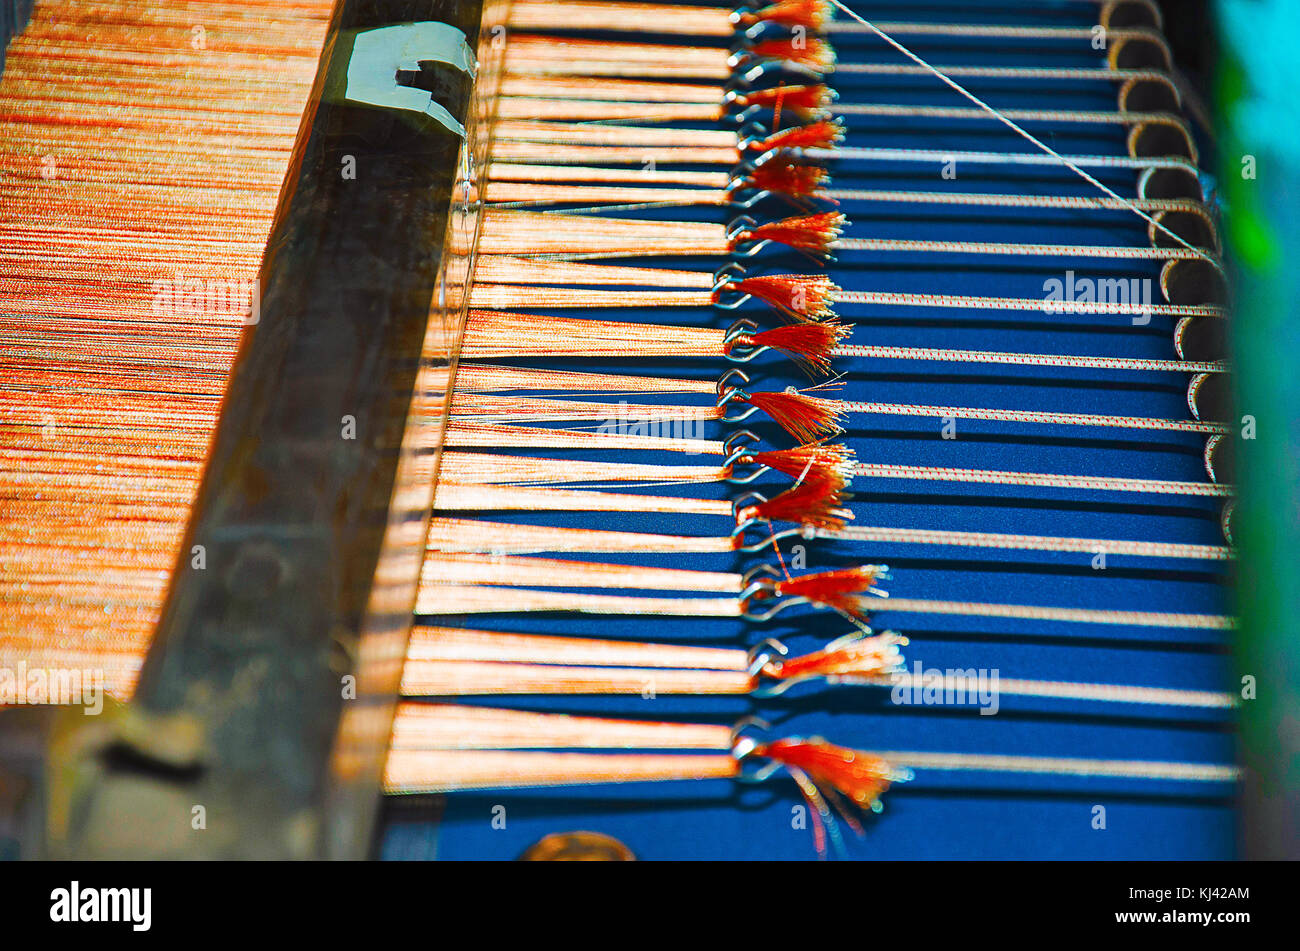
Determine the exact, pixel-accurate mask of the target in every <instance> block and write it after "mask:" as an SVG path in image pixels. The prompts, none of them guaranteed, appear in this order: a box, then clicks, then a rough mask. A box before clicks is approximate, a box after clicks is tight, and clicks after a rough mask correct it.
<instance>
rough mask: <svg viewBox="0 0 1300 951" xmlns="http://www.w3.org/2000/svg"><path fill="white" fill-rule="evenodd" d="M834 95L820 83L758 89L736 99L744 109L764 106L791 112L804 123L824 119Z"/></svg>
mask: <svg viewBox="0 0 1300 951" xmlns="http://www.w3.org/2000/svg"><path fill="white" fill-rule="evenodd" d="M833 98H834V94H833V93H832V92H831V91H830V90H829V89H828V88H827V87H825V86H823V85H821V84H820V83H814V84H812V85H808V86H772V87H771V88H769V89H756V90H754V91H753V92H748V93H745V94H744V95H742V96H737V97H736V102H737V103H738V104H739V105H741V106H744V107H747V106H762V107H766V108H770V109H777V110H782V111H789V112H792V113H794V115H796V116H798V117H799V118H800V119H801V120H802V121H804V122H812V121H815V120H818V119H824V118H826V116H827V113H828V111H829V109H830V104H831V100H832V99H833Z"/></svg>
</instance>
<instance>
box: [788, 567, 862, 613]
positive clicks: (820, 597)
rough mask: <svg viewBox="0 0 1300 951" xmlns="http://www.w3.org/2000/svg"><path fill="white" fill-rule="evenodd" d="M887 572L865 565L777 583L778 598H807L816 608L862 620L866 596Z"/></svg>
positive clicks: (820, 572)
mask: <svg viewBox="0 0 1300 951" xmlns="http://www.w3.org/2000/svg"><path fill="white" fill-rule="evenodd" d="M884 570H885V569H884V568H882V567H881V566H880V565H862V566H861V567H858V568H841V569H839V570H837V571H819V572H817V573H815V574H811V575H802V576H801V577H798V578H788V579H786V580H785V581H778V582H777V583H776V594H777V595H778V596H783V597H792V598H807V599H808V600H809V601H810V602H812V603H813V604H819V605H822V606H823V607H827V608H831V609H833V610H835V611H839V612H840V613H842V614H845V615H847V616H849V617H853V618H858V619H859V620H861V619H862V618H863V617H864V616H865V615H866V605H865V599H864V598H863V593H864V592H866V591H868V590H870V589H871V587H872V585H874V584H875V583H876V580H877V579H878V578H879V577H880V576H881V574H882V573H883V572H884Z"/></svg>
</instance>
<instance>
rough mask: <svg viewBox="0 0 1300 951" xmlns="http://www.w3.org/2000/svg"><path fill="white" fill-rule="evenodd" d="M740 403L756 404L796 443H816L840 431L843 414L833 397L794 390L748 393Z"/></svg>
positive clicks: (841, 430) (842, 429) (841, 429)
mask: <svg viewBox="0 0 1300 951" xmlns="http://www.w3.org/2000/svg"><path fill="white" fill-rule="evenodd" d="M743 402H746V403H748V404H749V405H750V406H756V407H758V408H759V409H760V410H762V411H763V412H764V413H766V414H767V415H768V416H770V417H772V420H773V422H775V423H776V424H777V425H779V426H780V427H781V428H782V429H784V430H785V431H786V432H788V433H789V434H790V435H791V436H793V437H794V438H795V439H797V440H799V441H800V442H817V441H818V440H819V439H821V438H823V437H825V436H833V435H834V434H835V433H840V432H843V431H844V427H843V426H841V425H840V423H841V421H842V420H843V419H844V414H843V412H842V411H841V410H840V408H839V403H837V402H835V401H833V400H823V399H818V398H817V397H815V396H805V395H804V394H802V393H798V392H796V391H794V390H787V391H785V392H783V393H749V394H746V395H745V397H743Z"/></svg>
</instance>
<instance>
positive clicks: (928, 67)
mask: <svg viewBox="0 0 1300 951" xmlns="http://www.w3.org/2000/svg"><path fill="white" fill-rule="evenodd" d="M829 2H830V4H831V6H833V7H835V8H836V9H838V10H841V11H843V12H844V13H847V14H848V15H849V16H851V17H852V18H853V19H855V20H857V21H858V22H859V23H861V24H862V25H863V26H865V27H866V28H867V29H869V30H870V31H871V32H872V33H875V34H876V35H877V36H878V37H880V38H881V39H882V40H884V41H885V42H886V43H888V44H889V45H890V46H892V47H893V48H894V49H896V50H898V51H899V52H900V53H902V54H903V55H904V56H906V57H907V58H908V59H910V60H912V62H914V63H916V64H917V65H918V66H921V67H923V68H924V69H926V70H928V71H930V72H931V73H933V74H934V75H935V76H937V77H938V78H939V79H941V80H943V82H944V83H946V84H947V85H948V86H950V87H951V88H952V89H954V90H956V91H957V92H959V93H961V95H963V96H965V97H966V98H967V99H969V100H970V101H971V102H973V103H975V105H977V106H979V107H980V108H981V109H984V110H985V111H986V112H988V114H989V115H991V116H993V117H994V118H995V119H997V120H998V121H999V122H1001V123H1002V124H1003V125H1005V126H1007V127H1008V128H1009V129H1011V130H1013V131H1014V132H1016V133H1017V134H1018V135H1020V136H1022V137H1024V138H1025V139H1027V140H1028V141H1030V142H1032V143H1033V144H1034V145H1036V146H1037V147H1038V148H1040V149H1042V150H1043V151H1044V152H1046V153H1047V154H1048V155H1051V156H1052V157H1054V158H1055V159H1056V160H1057V161H1059V162H1060V163H1061V164H1062V165H1064V166H1065V167H1066V168H1068V169H1070V170H1071V171H1072V172H1074V173H1075V174H1077V175H1078V176H1079V177H1080V178H1082V179H1083V180H1084V181H1086V182H1088V183H1089V184H1091V185H1094V186H1096V187H1097V188H1099V189H1101V190H1102V191H1103V192H1104V193H1105V194H1106V195H1108V196H1109V197H1111V198H1114V199H1115V200H1116V201H1119V202H1123V203H1124V205H1126V206H1127V207H1128V208H1129V210H1130V211H1132V212H1133V214H1135V215H1137V216H1138V217H1139V218H1141V219H1142V220H1144V221H1146V222H1147V223H1148V224H1150V225H1151V226H1152V227H1154V228H1157V229H1159V230H1160V231H1163V232H1164V233H1165V234H1167V235H1169V237H1171V238H1173V239H1174V240H1175V241H1177V242H1178V243H1179V244H1181V245H1182V246H1183V247H1185V248H1187V249H1189V250H1190V251H1193V252H1195V253H1196V256H1197V257H1200V258H1203V259H1205V260H1206V261H1208V262H1209V263H1210V264H1211V265H1213V266H1214V267H1215V268H1218V267H1219V264H1218V262H1217V261H1215V260H1214V258H1212V257H1210V255H1208V254H1206V253H1205V252H1204V251H1202V250H1201V249H1200V248H1197V247H1196V246H1194V245H1192V244H1191V243H1189V242H1187V241H1184V240H1183V239H1182V238H1181V237H1180V236H1179V235H1176V234H1174V233H1173V232H1172V231H1170V230H1169V229H1168V228H1166V227H1165V226H1164V225H1162V224H1161V223H1160V222H1158V221H1156V220H1155V219H1154V218H1152V217H1151V216H1150V215H1148V214H1147V213H1146V212H1144V211H1143V210H1142V209H1140V208H1139V207H1138V206H1137V205H1135V204H1133V202H1131V201H1129V200H1128V199H1127V198H1125V197H1124V196H1123V195H1120V194H1119V193H1118V192H1115V191H1113V190H1112V189H1110V188H1109V187H1107V186H1106V185H1105V184H1103V183H1102V182H1100V181H1098V180H1097V179H1096V178H1094V177H1093V176H1091V175H1089V174H1088V173H1087V172H1085V171H1084V170H1083V169H1081V168H1080V167H1079V166H1078V165H1076V164H1074V163H1073V162H1071V161H1070V160H1069V159H1067V158H1066V157H1065V156H1064V155H1061V154H1060V153H1059V152H1057V151H1056V150H1055V149H1053V148H1052V147H1051V146H1050V145H1048V144H1047V143H1045V142H1043V141H1041V140H1040V139H1038V138H1037V137H1036V136H1034V135H1033V134H1032V133H1030V132H1029V131H1027V130H1025V129H1023V128H1021V127H1020V126H1019V125H1017V124H1016V123H1015V122H1014V121H1012V120H1011V119H1008V118H1007V117H1006V116H1004V115H1003V114H1002V113H1000V112H998V110H996V109H994V108H993V107H992V106H990V105H989V104H988V103H986V102H985V101H984V100H983V99H981V98H979V96H976V95H975V94H974V93H973V92H971V91H969V90H968V89H966V87H965V86H963V85H961V84H960V83H958V82H956V81H955V80H953V79H950V78H948V76H946V75H945V74H944V73H942V72H940V71H939V70H938V69H937V68H935V67H934V66H931V65H930V64H929V63H927V62H926V61H925V60H923V59H921V57H919V56H917V55H916V54H915V53H913V52H912V51H911V50H909V49H908V48H907V47H906V46H904V45H903V44H902V43H900V42H898V41H897V40H896V39H894V38H893V37H892V36H889V35H888V34H886V33H883V32H881V31H880V30H879V29H878V28H877V27H876V26H875V24H873V23H871V22H870V21H868V20H866V19H864V18H863V17H860V16H858V14H856V13H854V12H853V11H852V10H850V9H849V8H848V7H846V6H845V5H844V4H842V3H841V2H840V0H829Z"/></svg>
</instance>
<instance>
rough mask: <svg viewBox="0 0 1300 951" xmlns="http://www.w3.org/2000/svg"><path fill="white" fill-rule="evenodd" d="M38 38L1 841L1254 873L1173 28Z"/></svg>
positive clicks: (433, 9) (1229, 430) (1204, 292)
mask: <svg viewBox="0 0 1300 951" xmlns="http://www.w3.org/2000/svg"><path fill="white" fill-rule="evenodd" d="M0 14H3V19H0V51H3V50H4V48H5V47H4V40H5V39H7V38H9V36H10V35H12V39H10V41H9V43H8V50H7V58H6V59H0V65H3V69H4V72H3V76H2V77H0V143H2V144H0V149H2V150H3V151H2V152H0V160H2V161H3V162H4V166H3V172H0V194H3V196H4V202H3V205H0V245H3V246H0V378H2V379H3V382H4V387H3V390H4V392H3V393H2V394H0V402H2V403H3V407H4V413H3V415H0V447H2V448H3V455H2V457H0V490H2V492H0V500H2V502H0V552H2V555H0V560H2V561H3V563H4V572H3V577H2V578H0V626H2V627H0V668H3V669H4V670H5V671H7V672H9V673H10V677H9V680H8V683H7V685H6V689H7V690H8V691H9V692H8V693H6V694H4V695H0V702H3V703H5V704H7V705H8V708H7V709H4V710H3V711H2V712H0V792H3V799H2V800H0V807H2V808H0V836H5V837H7V838H9V839H10V840H12V842H13V843H15V844H14V846H13V848H12V851H13V852H14V854H17V855H20V856H22V857H55V858H58V857H93V858H106V857H171V858H175V857H185V858H245V859H249V858H359V857H367V856H375V855H379V854H385V853H389V852H392V851H394V850H397V851H400V845H394V843H401V842H408V843H409V842H410V841H412V837H415V836H419V835H427V834H428V833H427V832H421V831H419V829H420V828H421V823H420V822H419V821H417V822H415V823H414V824H413V825H410V826H408V825H404V819H406V818H409V817H410V816H412V815H414V816H415V818H416V819H417V820H420V819H421V818H422V817H423V818H427V817H428V815H429V813H428V812H421V810H427V809H433V810H434V811H435V813H436V818H437V822H436V824H437V825H439V826H440V831H439V832H438V833H437V836H438V837H439V845H438V849H439V851H440V853H442V854H447V855H450V856H452V857H457V856H460V857H468V856H475V857H477V856H483V855H487V856H495V857H501V858H520V857H521V858H524V859H526V860H629V859H632V858H633V857H634V856H635V857H642V858H671V857H680V856H702V855H705V856H706V857H718V858H729V857H735V856H747V857H807V856H811V855H815V854H817V853H818V852H820V853H822V854H826V853H827V852H830V851H836V852H841V853H844V854H851V855H873V856H876V857H882V856H884V857H889V856H906V855H911V854H916V853H915V850H916V849H917V846H916V843H917V842H918V841H924V843H925V845H924V846H923V847H920V848H919V854H922V855H925V856H948V857H953V856H965V855H1004V854H1017V855H1021V856H1029V857H1032V856H1041V855H1048V854H1052V855H1055V854H1081V855H1094V854H1099V853H1094V852H1089V851H1088V850H1089V849H1095V848H1097V847H1100V843H1098V842H1097V841H1096V839H1088V838H1087V836H1089V835H1096V834H1095V833H1092V832H1090V831H1088V830H1087V829H1086V823H1085V824H1084V825H1081V826H1080V829H1081V830H1082V831H1080V830H1075V829H1073V827H1069V828H1066V827H1065V826H1064V825H1062V823H1063V822H1064V821H1065V820H1064V819H1063V816H1064V815H1065V810H1067V809H1069V808H1083V806H1081V805H1080V804H1081V803H1083V804H1089V803H1092V802H1094V800H1095V801H1097V802H1113V803H1115V804H1117V805H1118V806H1119V808H1121V809H1124V810H1128V812H1126V813H1125V815H1130V816H1132V817H1133V818H1131V820H1130V821H1131V827H1130V831H1129V832H1120V831H1114V832H1108V833H1106V835H1107V836H1114V837H1121V838H1120V839H1119V841H1121V842H1122V843H1123V844H1122V845H1121V846H1120V850H1121V852H1122V853H1123V854H1124V855H1126V856H1132V857H1141V856H1147V857H1150V856H1153V855H1160V856H1165V855H1183V856H1188V857H1201V858H1204V857H1226V856H1227V855H1228V854H1230V853H1231V851H1232V845H1231V842H1232V839H1233V834H1234V833H1233V823H1234V821H1235V820H1234V812H1233V804H1232V803H1233V797H1234V795H1235V790H1236V788H1237V785H1238V783H1239V781H1240V779H1241V775H1242V774H1241V771H1240V769H1239V767H1238V765H1237V764H1236V762H1235V760H1234V759H1233V744H1232V736H1233V728H1234V726H1233V725H1234V722H1235V718H1236V716H1237V715H1238V708H1239V707H1240V703H1241V701H1240V699H1239V698H1238V697H1237V696H1235V694H1234V692H1233V690H1232V689H1229V688H1230V687H1231V685H1232V682H1231V679H1230V678H1229V676H1228V673H1227V661H1226V656H1225V655H1226V652H1227V649H1228V647H1229V646H1230V644H1231V641H1232V638H1233V636H1234V628H1235V619H1234V617H1233V616H1232V613H1231V611H1232V609H1231V607H1230V603H1229V599H1228V596H1227V593H1226V592H1227V588H1228V583H1229V581H1230V573H1231V571H1232V570H1233V566H1234V561H1235V559H1236V557H1237V552H1236V550H1235V548H1234V540H1235V539H1234V536H1235V531H1234V528H1235V526H1234V525H1233V521H1232V519H1233V512H1234V505H1235V491H1234V484H1235V482H1236V474H1237V471H1238V468H1239V467H1238V463H1237V461H1236V456H1237V454H1238V448H1239V447H1238V446H1237V443H1238V439H1237V431H1238V422H1239V416H1240V414H1239V412H1238V411H1237V409H1236V408H1235V403H1234V396H1233V389H1232V377H1231V370H1232V366H1231V364H1230V361H1229V353H1230V334H1229V332H1228V328H1229V326H1230V325H1229V322H1230V321H1231V320H1232V317H1231V316H1229V315H1230V312H1231V309H1232V303H1233V301H1232V297H1233V294H1232V293H1231V292H1230V286H1229V280H1228V278H1227V276H1226V274H1227V271H1226V269H1225V266H1224V264H1223V255H1224V253H1225V252H1224V248H1223V243H1224V241H1223V236H1222V235H1221V231H1222V229H1221V227H1220V222H1219V212H1218V209H1217V207H1216V206H1215V204H1214V202H1213V201H1211V200H1210V197H1209V196H1208V195H1207V193H1206V180H1207V178H1206V175H1205V173H1204V172H1203V171H1202V165H1201V163H1202V162H1204V161H1205V159H1204V157H1203V153H1204V152H1206V151H1207V143H1210V142H1211V141H1212V135H1211V133H1209V132H1208V131H1207V130H1206V129H1203V128H1200V127H1199V126H1198V123H1197V121H1196V120H1195V119H1194V118H1191V117H1190V116H1191V113H1190V111H1188V110H1187V109H1185V105H1186V103H1185V101H1184V100H1185V95H1184V87H1183V86H1182V85H1180V83H1179V81H1178V72H1177V69H1176V67H1175V64H1174V61H1173V54H1172V52H1171V48H1170V44H1169V43H1168V42H1167V41H1166V39H1165V37H1164V35H1163V34H1162V27H1163V25H1164V24H1163V19H1162V15H1161V7H1160V5H1158V4H1157V3H1156V2H1155V0H1062V2H1058V3H1051V4H1046V3H1045V4H1038V5H1030V4H1024V3H999V2H994V0H988V2H984V0H981V2H979V3H969V2H963V3H957V2H955V0H954V2H936V3H933V4H926V5H924V8H923V9H921V8H916V7H915V6H914V5H911V4H906V3H868V4H857V5H852V10H850V9H848V8H847V7H845V6H841V4H839V3H832V2H822V0H777V2H774V3H765V2H763V0H755V2H753V3H748V4H741V5H740V6H734V7H733V6H729V5H724V4H711V3H707V2H696V3H689V4H688V3H669V4H663V3H639V2H603V0H561V2H555V3H550V2H545V0H511V2H506V0H416V2H412V0H307V2H299V3H296V4H292V5H290V4H283V3H278V2H276V0H226V2H224V3H222V4H215V3H213V4H203V3H197V4H196V3H186V4H180V3H166V2H160V3H152V4H135V3H130V2H127V0H106V2H104V3H98V4H93V5H85V4H79V3H74V2H62V0H43V2H41V3H38V4H37V5H36V6H35V8H34V9H32V6H31V4H30V3H0ZM1099 36H1100V37H1102V43H1101V45H1097V42H1096V39H1097V37H1099ZM1079 275H1083V277H1081V278H1080V277H1079ZM1053 281H1055V282H1056V284H1055V286H1057V287H1059V288H1064V289H1067V290H1066V291H1064V292H1063V293H1065V294H1066V295H1068V296H1065V297H1063V298H1061V299H1053V298H1052V296H1051V295H1050V294H1049V293H1048V288H1049V285H1051V282H1053ZM1078 288H1084V289H1085V290H1086V294H1082V295H1081V294H1079V293H1076V290H1077V289H1078ZM1130 288H1131V289H1132V293H1131V294H1130V293H1129V289H1130ZM1121 291H1123V293H1122V294H1121V293H1120V292H1121ZM1117 295H1118V296H1117ZM913 661H915V664H914V663H913ZM922 661H924V664H923V663H922ZM19 670H21V671H22V679H21V682H20V679H17V678H15V677H14V676H13V673H12V672H14V671H19ZM83 673H84V675H85V677H86V679H87V682H89V681H90V680H91V679H96V681H97V682H98V683H99V684H100V685H101V686H102V688H103V690H104V691H105V692H106V693H107V699H106V700H105V701H104V703H103V706H102V711H101V712H99V714H98V715H97V716H93V717H89V716H86V715H85V714H86V710H85V709H83V708H84V707H85V704H82V705H81V706H78V705H77V704H76V703H68V702H63V703H59V702H58V700H59V697H58V696H57V693H58V689H62V688H59V687H58V686H57V685H58V684H59V683H61V682H62V681H61V680H60V678H64V680H66V678H67V677H68V676H70V675H71V674H77V675H79V676H80V675H81V674H83ZM34 675H39V677H37V679H33V676H34ZM41 678H44V679H41ZM79 683H80V681H79ZM1225 685H1226V686H1225ZM66 686H68V684H67V683H63V687H66ZM81 686H82V687H83V688H84V687H86V684H85V683H82V684H81ZM47 701H48V702H47ZM1000 709H1001V710H1004V711H1005V710H1010V711H1012V713H1011V715H1010V717H1006V718H1003V717H999V716H997V715H993V714H996V713H997V712H998V711H999V710H1000ZM981 714H990V715H988V716H982V715H981ZM1008 720H1009V721H1010V722H1008ZM659 790H665V792H663V793H660V792H658V791H659ZM485 797H488V798H485ZM493 797H495V798H493ZM566 797H572V798H571V799H570V798H566ZM656 797H661V798H656ZM496 802H502V803H507V805H506V806H501V807H500V808H501V809H503V810H508V811H509V813H510V815H511V818H510V824H509V829H510V830H511V831H510V832H509V834H508V835H507V834H506V833H504V832H503V833H502V834H501V835H500V836H499V837H497V834H496V833H495V832H493V833H487V832H486V830H487V829H488V827H489V824H490V822H491V821H492V816H493V815H494V813H492V810H493V809H495V808H497V807H496V806H493V805H491V804H492V803H496ZM882 803H884V804H885V805H884V810H883V814H881V815H879V816H877V815H875V813H880V812H881V811H882ZM1025 803H1031V804H1032V806H1031V807H1025V805H1024V804H1025ZM895 804H897V806H898V808H897V809H895V808H894V806H895ZM999 804H1001V808H1003V809H1004V810H1005V811H1004V812H1002V813H999V815H1001V816H1002V818H1001V819H997V818H995V816H994V812H993V810H994V809H995V807H998V805H999ZM489 807H491V808H489ZM792 808H795V809H796V810H798V809H803V810H805V811H806V814H807V817H808V823H807V827H808V829H809V830H810V831H809V832H808V833H806V834H803V835H801V836H799V837H797V838H790V837H789V828H788V827H789V825H790V821H789V816H790V814H791V809H792ZM196 810H201V812H202V816H203V819H202V824H201V825H196V822H199V821H200V820H199V819H197V818H196V817H197V816H198V815H199V812H198V811H196ZM895 812H897V815H895V814H894V813H895ZM674 816H676V817H677V818H676V819H674ZM994 821H999V822H1002V823H1003V824H1004V826H1006V827H1007V828H1010V829H1011V831H1010V832H1004V834H1002V835H1000V836H999V837H997V839H998V842H1000V843H1001V844H1000V845H998V844H994V843H992V842H991V841H984V842H982V843H981V842H973V841H972V839H971V835H972V834H973V832H972V830H978V829H979V828H981V827H982V824H983V825H987V823H990V822H994ZM692 823H696V824H708V826H709V828H710V830H711V837H707V843H704V844H702V842H703V841H704V840H697V838H696V837H694V836H692V835H691V834H690V832H689V827H691V825H692ZM1035 823H1037V824H1035ZM891 824H892V825H891ZM846 827H847V829H848V830H850V831H854V832H856V833H858V834H859V835H860V836H861V841H860V842H855V841H854V840H853V839H852V838H851V837H846V836H844V835H843V830H844V829H845V828H846ZM200 828H202V830H203V831H202V832H196V830H198V829H200ZM502 828H505V826H504V825H503V826H502ZM895 829H897V831H896V832H895V831H894V830H895ZM922 829H924V832H921V830H922ZM480 830H482V832H480ZM571 830H573V831H571ZM577 830H582V831H577ZM1123 836H1128V838H1123ZM787 839H788V841H787ZM1048 841H1051V842H1053V843H1058V842H1059V843H1061V844H1059V845H1057V844H1053V845H1051V846H1050V847H1049V846H1047V845H1045V844H1044V843H1046V842H1048ZM1008 842H1011V843H1013V844H1012V845H1010V846H1008V845H1007V843H1008ZM625 843H626V844H625ZM909 843H910V844H909ZM999 848H1001V849H1004V850H1005V849H1008V848H1009V849H1011V853H1006V852H999V851H998V849H999ZM704 849H716V850H717V851H716V852H711V853H706V852H704V851H702V850H704ZM1017 849H1018V850H1019V851H1016V850H1017Z"/></svg>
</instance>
